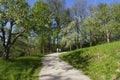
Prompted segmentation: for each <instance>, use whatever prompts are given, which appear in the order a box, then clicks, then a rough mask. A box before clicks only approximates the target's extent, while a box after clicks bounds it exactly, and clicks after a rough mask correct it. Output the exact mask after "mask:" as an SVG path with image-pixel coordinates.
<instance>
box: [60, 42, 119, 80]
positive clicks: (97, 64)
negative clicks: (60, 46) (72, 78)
mask: <svg viewBox="0 0 120 80" xmlns="http://www.w3.org/2000/svg"><path fill="white" fill-rule="evenodd" d="M60 58H61V59H63V60H64V61H66V62H68V63H69V64H71V65H73V66H74V67H76V68H77V69H79V70H83V72H84V73H85V74H87V75H89V76H90V77H91V79H92V80H119V78H120V74H119V73H120V42H119V41H118V42H113V43H110V44H102V45H98V46H94V47H90V48H83V49H79V50H75V51H71V52H68V53H65V54H63V55H61V56H60Z"/></svg>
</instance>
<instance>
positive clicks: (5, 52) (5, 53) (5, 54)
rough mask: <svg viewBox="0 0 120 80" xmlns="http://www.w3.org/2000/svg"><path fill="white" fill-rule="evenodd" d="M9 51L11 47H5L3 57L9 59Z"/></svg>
mask: <svg viewBox="0 0 120 80" xmlns="http://www.w3.org/2000/svg"><path fill="white" fill-rule="evenodd" d="M9 51H10V48H6V47H4V53H3V59H5V60H8V59H9Z"/></svg>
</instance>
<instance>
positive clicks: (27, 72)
mask: <svg viewBox="0 0 120 80" xmlns="http://www.w3.org/2000/svg"><path fill="white" fill-rule="evenodd" d="M41 58H42V56H26V57H20V58H16V59H14V60H9V61H5V60H2V59H0V80H38V73H39V71H40V69H41V67H42V63H41Z"/></svg>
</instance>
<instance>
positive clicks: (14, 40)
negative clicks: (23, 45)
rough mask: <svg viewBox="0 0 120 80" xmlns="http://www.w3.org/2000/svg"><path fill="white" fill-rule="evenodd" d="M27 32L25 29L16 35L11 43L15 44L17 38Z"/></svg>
mask: <svg viewBox="0 0 120 80" xmlns="http://www.w3.org/2000/svg"><path fill="white" fill-rule="evenodd" d="M24 32H25V30H23V31H22V32H20V33H19V34H18V35H16V37H15V38H14V39H13V41H12V42H11V45H13V44H14V43H15V42H16V40H17V39H18V38H19V37H20V36H21V35H22V34H23V33H24Z"/></svg>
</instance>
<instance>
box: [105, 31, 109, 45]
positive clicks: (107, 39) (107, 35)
mask: <svg viewBox="0 0 120 80" xmlns="http://www.w3.org/2000/svg"><path fill="white" fill-rule="evenodd" d="M106 41H107V43H110V34H109V31H108V30H106Z"/></svg>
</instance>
